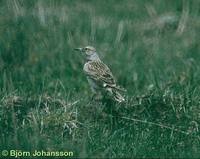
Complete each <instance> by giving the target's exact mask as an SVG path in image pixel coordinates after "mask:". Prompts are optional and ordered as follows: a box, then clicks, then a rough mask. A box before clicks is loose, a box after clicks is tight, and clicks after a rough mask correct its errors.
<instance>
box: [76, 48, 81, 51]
mask: <svg viewBox="0 0 200 159" xmlns="http://www.w3.org/2000/svg"><path fill="white" fill-rule="evenodd" d="M74 50H76V51H83V48H75V49H74Z"/></svg>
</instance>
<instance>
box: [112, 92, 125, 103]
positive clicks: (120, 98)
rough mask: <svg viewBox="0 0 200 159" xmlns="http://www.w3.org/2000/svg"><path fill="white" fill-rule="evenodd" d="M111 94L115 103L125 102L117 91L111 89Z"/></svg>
mask: <svg viewBox="0 0 200 159" xmlns="http://www.w3.org/2000/svg"><path fill="white" fill-rule="evenodd" d="M112 93H113V98H114V100H116V101H117V102H119V103H121V102H124V101H125V99H124V97H123V96H122V95H121V94H120V93H119V92H118V91H117V90H115V89H113V90H112Z"/></svg>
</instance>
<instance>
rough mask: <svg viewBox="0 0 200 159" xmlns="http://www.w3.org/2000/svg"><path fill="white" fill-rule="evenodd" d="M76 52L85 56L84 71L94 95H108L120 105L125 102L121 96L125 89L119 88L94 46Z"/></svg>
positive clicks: (78, 49)
mask: <svg viewBox="0 0 200 159" xmlns="http://www.w3.org/2000/svg"><path fill="white" fill-rule="evenodd" d="M75 50H77V51H80V52H81V53H83V54H84V56H85V59H86V63H85V64H84V67H83V71H84V73H85V74H86V76H87V80H88V82H89V85H90V87H91V90H92V92H93V93H94V95H98V94H99V93H100V94H103V93H106V94H108V95H110V96H111V97H112V98H113V99H114V100H115V101H117V102H119V103H121V102H123V101H125V99H124V97H123V96H122V95H121V94H120V92H121V91H125V89H123V88H121V87H119V86H117V84H116V80H115V78H114V76H113V74H112V72H111V70H110V69H109V67H108V66H107V65H106V64H104V63H103V62H102V61H101V59H100V58H99V56H98V54H97V51H96V49H95V48H94V47H92V46H86V47H84V48H76V49H75Z"/></svg>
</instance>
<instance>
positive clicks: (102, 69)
mask: <svg viewBox="0 0 200 159" xmlns="http://www.w3.org/2000/svg"><path fill="white" fill-rule="evenodd" d="M85 73H86V75H88V76H89V77H90V78H92V79H93V80H95V81H96V82H97V84H98V85H99V86H100V87H112V88H115V87H116V82H115V79H114V77H113V75H112V72H111V71H110V69H109V68H108V66H107V65H106V64H104V63H103V62H102V61H91V62H88V63H87V71H85Z"/></svg>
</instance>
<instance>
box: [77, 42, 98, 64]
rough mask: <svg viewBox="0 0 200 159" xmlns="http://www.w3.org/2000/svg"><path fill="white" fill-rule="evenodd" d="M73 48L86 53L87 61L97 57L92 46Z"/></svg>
mask: <svg viewBox="0 0 200 159" xmlns="http://www.w3.org/2000/svg"><path fill="white" fill-rule="evenodd" d="M75 50H76V51H80V52H82V53H83V54H84V55H86V59H87V60H89V61H92V60H98V59H99V56H98V55H97V52H96V49H95V48H94V47H92V46H86V47H83V48H76V49H75Z"/></svg>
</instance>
